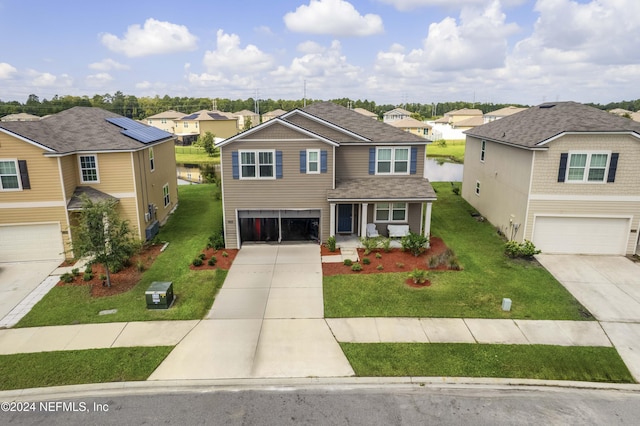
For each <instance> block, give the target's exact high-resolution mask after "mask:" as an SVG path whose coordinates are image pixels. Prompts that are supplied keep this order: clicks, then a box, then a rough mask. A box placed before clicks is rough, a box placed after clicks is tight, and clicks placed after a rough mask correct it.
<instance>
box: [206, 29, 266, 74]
mask: <svg viewBox="0 0 640 426" xmlns="http://www.w3.org/2000/svg"><path fill="white" fill-rule="evenodd" d="M203 63H204V65H205V67H206V68H207V72H208V73H222V72H224V73H236V72H237V73H242V74H252V73H257V72H262V71H265V70H267V69H269V68H271V67H272V65H273V58H272V57H271V56H270V55H268V54H266V53H264V52H262V51H261V50H260V49H258V48H257V47H256V46H255V45H253V44H249V45H247V46H246V47H245V48H242V47H240V37H238V36H237V35H236V34H225V33H224V31H223V30H218V32H217V48H216V50H212V51H207V52H206V53H205V54H204V59H203Z"/></svg>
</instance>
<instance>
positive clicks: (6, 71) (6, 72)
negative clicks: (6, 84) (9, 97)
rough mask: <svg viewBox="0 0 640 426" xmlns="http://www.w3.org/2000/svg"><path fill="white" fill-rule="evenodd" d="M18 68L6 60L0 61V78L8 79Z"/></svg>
mask: <svg viewBox="0 0 640 426" xmlns="http://www.w3.org/2000/svg"><path fill="white" fill-rule="evenodd" d="M17 72H18V70H17V69H16V68H15V67H13V66H11V65H9V64H7V63H6V62H0V80H7V79H10V78H11V77H12V76H13V75H14V74H15V73H17Z"/></svg>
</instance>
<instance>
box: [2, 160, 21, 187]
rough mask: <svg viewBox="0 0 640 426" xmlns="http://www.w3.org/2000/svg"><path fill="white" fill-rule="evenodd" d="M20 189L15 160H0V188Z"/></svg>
mask: <svg viewBox="0 0 640 426" xmlns="http://www.w3.org/2000/svg"><path fill="white" fill-rule="evenodd" d="M19 189H20V179H19V176H18V165H17V162H16V161H15V160H0V190H2V191H12V190H19Z"/></svg>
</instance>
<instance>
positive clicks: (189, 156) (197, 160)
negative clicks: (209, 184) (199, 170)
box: [176, 146, 220, 164]
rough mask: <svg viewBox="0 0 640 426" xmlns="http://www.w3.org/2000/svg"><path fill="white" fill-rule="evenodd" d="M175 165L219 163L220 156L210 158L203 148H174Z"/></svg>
mask: <svg viewBox="0 0 640 426" xmlns="http://www.w3.org/2000/svg"><path fill="white" fill-rule="evenodd" d="M176 163H178V164H201V163H211V164H216V163H220V155H214V156H213V157H210V156H209V154H207V153H206V151H205V150H204V148H200V147H197V146H176Z"/></svg>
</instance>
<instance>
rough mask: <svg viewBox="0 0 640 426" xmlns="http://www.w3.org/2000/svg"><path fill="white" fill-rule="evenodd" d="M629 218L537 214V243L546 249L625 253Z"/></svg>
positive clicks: (534, 238) (546, 251) (568, 251)
mask: <svg viewBox="0 0 640 426" xmlns="http://www.w3.org/2000/svg"><path fill="white" fill-rule="evenodd" d="M628 238H629V219H625V218H599V217H552V216H538V217H536V220H535V223H534V228H533V239H532V241H533V243H534V244H535V245H536V247H537V248H539V249H540V250H542V252H543V253H563V254H610V255H624V254H625V253H626V247H627V240H628Z"/></svg>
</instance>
